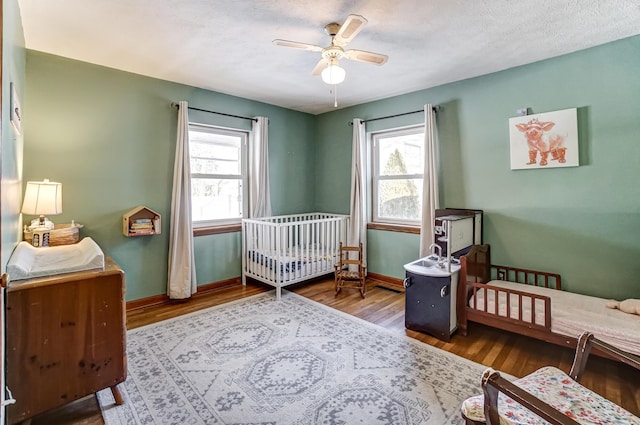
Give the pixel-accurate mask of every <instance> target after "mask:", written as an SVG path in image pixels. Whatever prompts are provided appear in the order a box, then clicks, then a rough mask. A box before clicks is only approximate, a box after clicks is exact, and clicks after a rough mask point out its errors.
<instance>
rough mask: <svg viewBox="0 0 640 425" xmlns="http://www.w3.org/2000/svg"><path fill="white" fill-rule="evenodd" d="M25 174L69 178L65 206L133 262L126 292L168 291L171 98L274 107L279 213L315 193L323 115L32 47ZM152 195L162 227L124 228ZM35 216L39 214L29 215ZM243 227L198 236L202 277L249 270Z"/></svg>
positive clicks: (229, 109)
mask: <svg viewBox="0 0 640 425" xmlns="http://www.w3.org/2000/svg"><path fill="white" fill-rule="evenodd" d="M26 68H27V71H26V90H25V91H26V95H25V97H26V99H25V102H24V103H25V128H26V129H25V142H24V155H25V160H24V179H25V181H26V180H41V179H43V178H49V179H51V180H55V181H60V182H62V184H63V211H64V212H63V214H61V215H60V216H55V217H51V219H52V220H53V221H54V222H57V223H69V222H70V221H71V220H72V219H73V220H75V221H76V222H78V223H81V224H83V225H84V226H85V227H84V228H83V229H82V232H81V236H83V237H85V236H89V237H92V238H93V239H94V240H95V241H96V242H97V243H98V244H99V245H100V246H101V247H102V248H103V249H104V250H105V252H106V253H107V254H108V255H110V256H111V257H112V258H113V259H114V260H115V261H116V262H118V264H120V266H121V267H122V268H123V269H124V271H125V273H126V277H127V299H128V300H133V299H139V298H144V297H149V296H152V295H157V294H162V293H165V292H166V280H167V277H166V276H167V261H168V260H167V251H168V234H169V211H170V208H171V186H172V176H173V158H174V152H175V139H176V123H177V110H176V109H174V108H172V107H171V102H177V101H179V100H187V101H188V102H189V104H190V105H191V106H195V107H198V108H203V109H209V110H214V111H221V112H225V113H230V114H236V115H241V116H249V117H251V116H257V115H262V116H266V117H269V121H270V128H269V160H270V177H271V184H272V190H271V194H272V206H273V211H274V213H275V214H288V213H297V212H306V211H310V210H311V209H313V207H314V203H315V197H314V192H313V190H312V189H313V184H314V183H315V161H314V160H313V158H314V152H315V151H314V150H315V118H314V117H313V116H311V115H308V114H304V113H300V112H295V111H292V110H288V109H283V108H279V107H276V106H273V105H268V104H264V103H260V102H255V101H251V100H248V99H242V98H238V97H233V96H228V95H224V94H220V93H215V92H211V91H207V90H201V89H196V88H193V87H189V86H185V85H180V84H175V83H171V82H167V81H162V80H157V79H153V78H148V77H144V76H140V75H135V74H131V73H126V72H121V71H116V70H113V69H109V68H105V67H101V66H96V65H91V64H87V63H83V62H78V61H74V60H70V59H66V58H61V57H57V56H52V55H47V54H44V53H40V52H34V51H27V65H26ZM189 118H190V120H192V121H196V122H203V123H208V124H215V125H221V126H227V127H234V128H242V129H250V121H246V120H239V119H235V118H228V117H223V116H218V115H212V114H206V113H201V112H197V111H196V112H193V111H192V112H191V113H190V117H189ZM138 205H144V206H147V207H149V208H151V209H153V210H155V211H157V212H159V213H160V214H161V215H162V217H163V221H164V223H163V233H162V234H161V235H158V236H147V237H137V238H127V237H124V236H123V235H122V231H121V229H122V224H121V220H122V214H123V213H125V212H127V211H129V210H130V209H132V208H134V207H136V206H138ZM26 219H27V220H28V219H31V217H27V218H26ZM239 240H240V238H239V234H238V233H237V232H236V233H231V234H224V235H215V236H205V237H199V238H196V240H195V247H196V250H197V255H196V269H197V270H196V273H197V278H198V284H205V283H210V282H216V281H220V280H224V279H228V278H232V277H237V276H239V274H240V256H239V253H240V247H239V246H240V242H239Z"/></svg>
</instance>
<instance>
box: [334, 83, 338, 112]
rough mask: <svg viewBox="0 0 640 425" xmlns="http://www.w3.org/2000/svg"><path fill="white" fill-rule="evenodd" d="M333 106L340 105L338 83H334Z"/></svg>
mask: <svg viewBox="0 0 640 425" xmlns="http://www.w3.org/2000/svg"><path fill="white" fill-rule="evenodd" d="M333 107H334V108H337V107H338V85H337V84H334V85H333Z"/></svg>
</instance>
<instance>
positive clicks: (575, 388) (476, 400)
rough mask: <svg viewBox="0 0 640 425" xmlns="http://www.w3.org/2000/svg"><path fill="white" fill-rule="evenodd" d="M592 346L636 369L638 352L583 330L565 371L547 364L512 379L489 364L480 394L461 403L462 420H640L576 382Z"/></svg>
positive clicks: (494, 424)
mask: <svg viewBox="0 0 640 425" xmlns="http://www.w3.org/2000/svg"><path fill="white" fill-rule="evenodd" d="M592 347H594V348H596V349H598V350H599V351H600V352H601V353H604V354H606V356H607V357H610V358H612V359H614V360H617V361H620V362H623V363H626V364H628V365H630V366H632V367H635V368H636V369H640V357H638V356H635V355H633V354H629V353H626V352H624V351H622V350H620V349H618V348H616V347H613V346H611V345H609V344H607V343H605V342H602V341H600V340H598V339H596V338H595V337H594V336H593V335H592V334H590V333H588V332H585V333H583V334H582V335H581V336H580V338H579V339H578V346H577V347H576V355H575V357H574V360H573V365H572V366H571V371H570V372H569V374H568V375H567V374H566V373H564V372H562V371H561V370H559V369H556V368H555V367H551V366H548V367H543V368H542V369H538V370H536V371H535V372H533V373H531V374H530V375H527V376H525V377H524V378H521V379H516V380H514V381H513V382H511V381H509V380H507V379H505V378H504V377H502V376H500V373H499V372H497V371H495V370H493V369H487V370H486V371H485V372H484V374H483V375H482V391H483V395H477V396H474V397H471V398H468V399H466V400H465V401H464V402H463V403H462V407H461V414H462V417H463V418H464V419H465V421H466V424H467V425H479V424H486V425H499V424H539V423H546V422H544V421H547V422H548V423H550V424H552V425H577V424H626V425H627V424H635V425H640V418H637V417H636V416H634V415H632V414H631V413H630V412H628V411H627V410H625V409H623V408H622V407H620V406H618V405H617V404H615V403H613V402H612V401H609V400H607V399H606V398H604V397H602V396H600V395H599V394H597V393H595V392H593V391H591V390H589V389H588V388H586V387H583V386H582V385H580V384H579V381H580V378H581V377H582V374H583V372H584V369H585V367H586V364H587V358H588V357H589V353H590V351H591V348H592ZM542 419H543V420H544V421H543V420H542Z"/></svg>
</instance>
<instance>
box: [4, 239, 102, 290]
mask: <svg viewBox="0 0 640 425" xmlns="http://www.w3.org/2000/svg"><path fill="white" fill-rule="evenodd" d="M96 268H100V269H104V253H103V252H102V250H101V249H100V247H99V246H98V244H97V243H95V242H94V240H93V239H91V238H89V237H87V238H83V239H82V240H81V241H80V242H78V243H76V244H72V245H60V246H51V247H44V248H36V247H33V246H31V244H29V243H28V242H24V241H22V242H20V243H19V244H18V246H17V247H16V249H15V250H14V251H13V254H11V258H9V262H8V263H7V273H9V277H10V278H11V280H22V279H30V278H33V277H40V276H50V275H55V274H59V273H70V272H76V271H81V270H89V269H96Z"/></svg>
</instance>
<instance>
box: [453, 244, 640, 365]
mask: <svg viewBox="0 0 640 425" xmlns="http://www.w3.org/2000/svg"><path fill="white" fill-rule="evenodd" d="M460 264H461V270H460V282H459V284H458V300H457V315H458V331H459V332H460V333H461V334H462V335H467V325H468V322H476V323H482V324H485V325H488V326H492V327H495V328H499V329H503V330H506V331H510V332H514V333H518V334H522V335H526V336H529V337H533V338H537V339H540V340H543V341H547V342H551V343H554V344H558V345H562V346H565V347H570V348H574V347H576V344H577V342H578V336H579V335H580V334H581V333H582V332H584V331H589V332H592V333H594V334H595V335H596V336H597V337H598V338H600V339H602V340H605V341H606V342H608V343H610V344H612V345H614V346H618V348H620V349H623V350H625V351H629V352H632V353H634V354H639V353H638V351H639V348H638V347H639V342H638V341H640V316H637V315H631V314H626V313H623V312H620V311H619V310H611V309H607V308H605V304H606V300H604V299H600V298H596V297H589V296H586V295H580V294H572V293H569V292H566V291H562V290H561V289H562V280H561V277H560V275H559V274H557V273H549V272H541V271H534V270H527V269H520V268H515V267H506V266H497V265H492V264H491V250H490V247H489V245H475V246H473V247H472V248H471V250H470V251H469V252H468V253H467V254H466V255H465V256H462V257H460ZM514 282H515V283H520V284H522V285H518V284H514ZM556 290H557V291H556ZM552 302H553V305H555V306H556V308H555V310H552ZM552 311H553V320H552ZM594 354H597V355H601V356H602V355H604V356H605V357H608V356H606V354H604V353H601V352H600V351H599V350H597V349H596V350H594Z"/></svg>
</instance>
